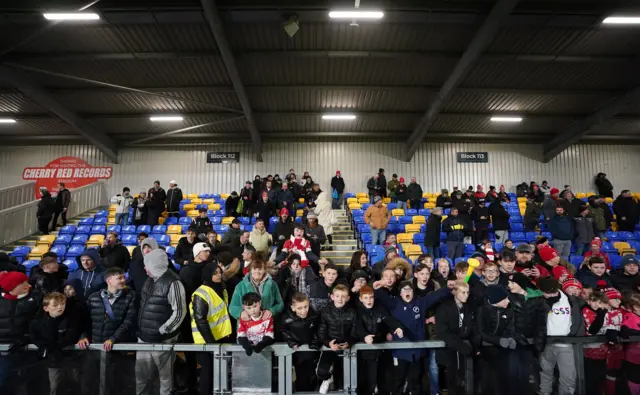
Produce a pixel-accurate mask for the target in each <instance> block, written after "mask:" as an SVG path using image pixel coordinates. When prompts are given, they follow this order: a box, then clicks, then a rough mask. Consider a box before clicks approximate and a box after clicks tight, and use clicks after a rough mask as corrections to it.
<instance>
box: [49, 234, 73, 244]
mask: <svg viewBox="0 0 640 395" xmlns="http://www.w3.org/2000/svg"><path fill="white" fill-rule="evenodd" d="M71 239H73V235H70V234H66V235H58V237H56V241H54V242H53V245H54V246H56V245H62V246H65V247H66V246H68V245H69V244H70V243H71Z"/></svg>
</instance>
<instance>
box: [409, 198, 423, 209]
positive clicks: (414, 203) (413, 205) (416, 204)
mask: <svg viewBox="0 0 640 395" xmlns="http://www.w3.org/2000/svg"><path fill="white" fill-rule="evenodd" d="M409 203H411V208H413V209H416V210H419V209H421V208H422V207H421V206H420V203H422V199H416V200H410V201H409Z"/></svg>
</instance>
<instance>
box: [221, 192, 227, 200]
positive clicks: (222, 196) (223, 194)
mask: <svg viewBox="0 0 640 395" xmlns="http://www.w3.org/2000/svg"><path fill="white" fill-rule="evenodd" d="M220 197H221V198H222V199H224V200H227V198H228V197H229V194H228V193H221V194H220Z"/></svg>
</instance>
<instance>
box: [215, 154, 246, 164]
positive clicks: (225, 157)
mask: <svg viewBox="0 0 640 395" xmlns="http://www.w3.org/2000/svg"><path fill="white" fill-rule="evenodd" d="M238 162H240V152H207V163H238Z"/></svg>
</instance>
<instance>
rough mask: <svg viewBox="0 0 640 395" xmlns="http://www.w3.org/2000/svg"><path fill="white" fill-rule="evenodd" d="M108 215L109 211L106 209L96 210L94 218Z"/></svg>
mask: <svg viewBox="0 0 640 395" xmlns="http://www.w3.org/2000/svg"><path fill="white" fill-rule="evenodd" d="M108 216H109V212H108V211H107V210H98V212H97V213H96V215H95V218H104V217H108Z"/></svg>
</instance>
